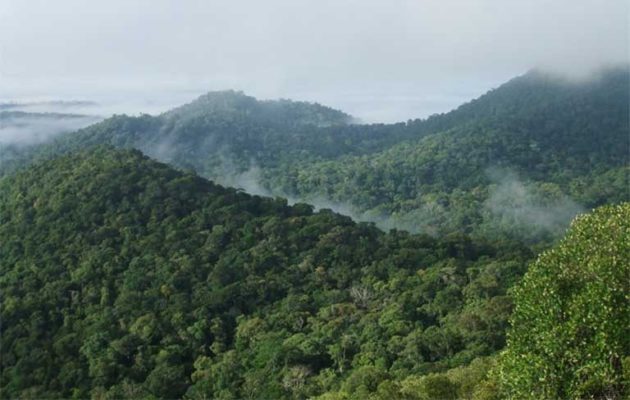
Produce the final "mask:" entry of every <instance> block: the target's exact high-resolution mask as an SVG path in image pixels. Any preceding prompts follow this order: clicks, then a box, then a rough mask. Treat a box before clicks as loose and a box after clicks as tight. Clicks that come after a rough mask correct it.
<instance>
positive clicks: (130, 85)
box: [0, 0, 628, 121]
mask: <svg viewBox="0 0 630 400" xmlns="http://www.w3.org/2000/svg"><path fill="white" fill-rule="evenodd" d="M0 53H1V54H0V78H1V79H0V93H2V95H3V96H7V97H18V96H25V95H31V96H34V95H42V94H44V95H50V94H52V95H57V96H58V97H73V96H74V97H77V96H79V97H80V96H81V95H85V94H90V95H96V94H99V95H101V96H103V97H108V96H109V97H112V100H113V103H121V102H122V101H123V100H125V99H127V100H128V99H130V98H134V99H142V102H145V101H151V100H153V101H159V102H162V103H169V101H168V99H169V97H171V96H176V95H177V94H178V93H182V92H186V91H188V92H194V94H200V93H202V92H205V91H208V90H218V89H229V88H233V89H239V90H244V91H245V92H246V93H248V94H252V95H254V96H257V97H260V98H278V97H284V98H296V99H303V100H311V101H320V102H325V103H327V104H330V105H331V106H334V107H337V108H341V109H343V110H345V111H347V112H349V113H351V114H353V115H356V116H357V117H359V118H361V119H362V120H365V121H374V120H375V117H372V116H373V115H374V116H376V118H378V119H380V120H383V121H394V120H406V119H408V118H414V117H421V116H426V115H428V114H431V113H434V112H438V111H448V110H449V109H450V108H453V107H455V106H457V105H458V104H460V103H461V102H463V101H466V100H469V99H470V98H473V97H476V96H478V95H480V94H482V93H483V92H485V91H486V90H487V89H489V88H491V87H493V86H496V85H498V84H499V83H501V82H503V81H505V80H507V79H509V78H511V77H513V76H514V75H517V74H520V73H523V72H525V71H527V70H529V69H530V68H533V67H541V66H542V67H545V68H547V69H553V70H558V71H563V72H564V73H570V74H578V75H579V74H584V73H586V72H587V71H590V70H592V69H593V68H595V67H597V66H599V65H601V64H606V63H616V62H627V60H628V3H627V1H626V0H607V1H601V0H580V1H577V2H576V1H574V0H557V1H549V0H529V1H505V0H469V1H464V0H439V1H438V0H427V1H416V0H393V1H387V2H385V1H380V0H378V1H377V0H361V1H359V0H341V1H324V2H322V1H315V0H302V1H289V0H270V1H265V2H251V1H245V0H229V1H228V0H213V1H196V0H182V1H177V2H175V1H170V0H137V1H126V0H107V1H98V0H97V1H91V2H85V1H80V0H58V1H54V2H50V1H43V0H41V1H35V0H5V1H3V2H2V5H1V6H0ZM116 94H118V97H116V98H113V97H115V95H116ZM438 96H446V97H443V98H441V99H440V101H439V102H438V103H436V100H435V99H436V98H438ZM89 97H90V98H92V96H89ZM192 97H194V95H192V93H191V94H189V96H188V98H192ZM409 98H412V99H415V100H413V101H411V102H409V101H407V100H402V101H398V100H397V99H409ZM357 99H358V100H357ZM97 100H98V99H97ZM135 103H139V101H135ZM170 103H175V104H176V103H177V102H170Z"/></svg>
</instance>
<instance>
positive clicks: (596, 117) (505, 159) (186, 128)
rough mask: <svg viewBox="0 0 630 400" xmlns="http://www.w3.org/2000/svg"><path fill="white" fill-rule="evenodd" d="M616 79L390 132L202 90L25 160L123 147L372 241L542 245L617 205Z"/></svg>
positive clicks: (520, 92)
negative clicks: (375, 235) (376, 229)
mask: <svg viewBox="0 0 630 400" xmlns="http://www.w3.org/2000/svg"><path fill="white" fill-rule="evenodd" d="M629 77H630V73H629V71H628V68H627V67H621V68H616V69H609V70H605V71H602V72H601V73H600V75H599V76H598V77H595V78H593V79H592V80H589V81H585V82H568V81H564V80H562V78H559V77H555V76H549V75H546V74H544V73H542V72H537V71H532V72H530V73H528V74H526V75H524V76H521V77H518V78H515V79H513V80H512V81H510V82H507V83H506V84H504V85H502V86H501V87H499V88H497V89H495V90H492V91H490V92H488V93H487V94H486V95H484V96H481V97H480V98H479V99H477V100H474V101H472V102H470V103H467V104H464V105H463V106H461V107H459V108H458V109H456V110H454V111H452V112H449V113H447V114H442V115H435V116H432V117H430V118H428V119H426V120H415V121H408V122H407V123H398V124H391V125H383V124H374V125H353V124H351V123H350V122H351V118H350V117H349V116H348V115H346V114H344V113H342V112H339V111H335V110H332V109H330V108H327V107H323V106H320V105H317V104H308V103H301V102H291V101H288V100H281V101H257V100H255V99H254V98H251V97H248V96H245V95H243V94H242V93H238V92H231V91H228V92H215V93H209V94H208V95H205V96H202V97H201V98H199V99H198V100H196V101H194V102H192V103H190V104H188V105H185V106H182V107H180V108H177V109H175V110H173V111H170V112H167V113H164V114H162V115H159V116H156V117H152V116H148V115H145V116H141V117H128V116H115V117H113V118H110V119H108V120H106V121H104V122H102V123H100V124H96V125H94V126H92V127H89V128H87V129H84V130H81V131H79V132H77V133H75V134H71V135H66V136H65V137H63V138H61V139H59V140H58V141H56V142H55V143H53V144H50V145H48V146H45V147H43V148H39V149H37V151H36V152H37V153H38V156H39V157H51V156H54V155H56V154H59V153H63V152H67V151H70V150H73V149H80V148H85V147H88V146H90V145H94V144H104V143H106V144H111V145H114V146H117V147H132V148H137V149H139V150H141V151H142V152H144V153H145V154H147V155H149V156H151V157H154V158H157V159H159V160H161V161H164V162H168V163H170V164H172V165H174V166H176V167H179V168H183V169H192V170H194V171H197V173H199V174H200V175H202V176H204V177H206V178H209V179H212V180H213V181H215V182H217V183H220V184H224V185H227V186H237V187H242V188H244V189H245V190H246V191H248V192H250V193H254V194H265V195H271V196H282V197H288V198H294V199H298V200H299V201H304V202H308V203H312V204H315V205H316V206H321V207H329V208H333V209H337V210H340V211H343V213H345V214H350V215H352V216H353V217H355V219H359V220H367V221H373V222H376V223H377V224H378V225H379V226H380V227H382V228H385V229H389V228H397V229H405V230H409V231H412V232H424V233H428V234H432V235H437V236H443V235H447V234H452V233H466V234H469V235H472V236H475V237H484V238H493V239H498V238H503V237H510V238H514V239H518V240H525V241H527V242H528V243H530V244H541V245H543V246H545V245H547V244H548V243H550V242H551V241H552V240H553V239H555V238H557V237H559V236H561V234H562V233H563V231H564V229H565V228H566V227H567V226H568V223H569V222H570V220H571V219H572V218H573V217H574V216H575V215H576V214H577V213H579V212H581V211H584V210H586V209H589V208H594V207H598V206H600V205H603V204H609V203H615V202H619V201H627V200H630V198H629V197H628V191H627V190H626V189H627V187H628V185H629V184H630V181H629V180H628V176H629V169H628V168H629V167H628V165H629V163H628V161H629V160H628V151H627V149H628V147H629V146H630V143H629V138H628V131H629V130H630V127H629V123H628V108H629V106H630V101H629V93H628V90H627V88H628V86H629V84H630V83H629V82H630V80H629ZM16 159H18V160H22V159H20V158H19V157H16ZM22 161H23V160H22ZM3 164H5V165H4V166H3V165H1V164H0V170H1V169H4V170H5V171H6V170H8V169H10V168H13V167H14V166H13V167H11V166H9V165H6V164H8V163H7V162H5V163H3ZM14 164H19V162H14Z"/></svg>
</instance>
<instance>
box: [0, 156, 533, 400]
mask: <svg viewBox="0 0 630 400" xmlns="http://www.w3.org/2000/svg"><path fill="white" fill-rule="evenodd" d="M0 243H2V246H0V265H2V268H1V269H0V290H1V291H2V294H3V301H2V304H1V305H0V318H1V320H2V325H1V327H0V333H1V336H0V340H1V347H2V360H1V363H2V364H1V367H2V369H1V379H0V382H1V385H2V387H1V388H0V390H1V391H2V393H3V396H7V397H11V398H18V397H19V398H69V397H74V398H86V397H98V398H141V397H151V396H154V397H157V398H179V397H182V396H186V397H187V398H201V397H204V396H205V397H206V398H207V397H210V398H225V399H227V398H249V397H262V398H301V397H305V396H317V395H322V394H324V393H326V392H329V391H336V390H338V389H339V388H342V389H344V390H347V391H349V392H352V393H356V394H357V395H365V396H367V395H368V394H369V393H376V391H377V390H381V389H383V388H385V387H389V386H391V385H394V384H397V382H401V381H403V380H404V379H406V378H409V377H413V376H421V375H424V374H426V373H429V372H439V371H444V370H447V369H449V368H453V367H458V366H460V365H463V364H467V363H469V362H470V361H471V360H474V359H476V358H478V357H482V356H487V355H490V354H493V353H495V352H496V351H497V350H499V349H501V348H502V347H503V346H504V343H505V329H506V325H507V318H508V316H509V313H510V310H511V301H510V297H509V295H507V294H506V293H507V289H508V288H509V287H511V286H512V285H513V284H514V283H515V282H516V281H517V280H518V279H519V277H520V276H521V274H522V273H523V272H524V269H525V268H524V267H525V263H526V262H527V260H528V259H530V258H531V253H530V252H529V251H528V250H526V249H524V248H522V247H520V246H519V245H516V244H514V243H511V242H505V241H504V242H500V243H499V242H497V243H488V242H481V241H471V240H469V239H467V238H465V237H450V238H444V239H442V240H436V239H433V238H431V237H428V236H424V235H410V234H408V233H404V232H397V231H392V232H391V233H388V234H386V233H383V232H381V231H380V230H378V229H377V228H375V227H374V226H373V225H370V224H357V223H354V222H352V220H350V219H349V218H348V217H344V216H341V215H338V214H335V213H333V212H331V211H329V210H322V211H320V212H313V209H312V207H311V206H308V205H305V204H296V205H295V206H288V205H287V204H286V201H285V200H282V199H270V198H262V197H257V196H250V195H248V194H245V193H243V192H241V191H238V190H235V189H227V188H223V187H221V186H218V185H216V184H214V183H212V182H209V181H207V180H204V179H202V178H200V177H198V176H196V175H194V174H190V173H184V172H179V171H176V170H174V169H173V168H171V167H169V166H167V165H165V164H161V163H158V162H155V161H152V160H150V159H148V158H147V157H145V156H143V155H142V154H141V153H139V152H137V151H122V150H115V149H111V148H97V149H92V150H89V151H83V152H79V153H73V154H70V155H67V156H64V157H60V158H56V159H53V160H50V161H46V162H44V163H39V164H35V165H33V166H30V167H29V168H26V169H24V170H22V171H21V172H19V173H17V174H14V175H12V176H8V177H5V178H2V179H1V180H0ZM479 360H482V359H479ZM479 362H481V365H484V364H483V362H482V361H479ZM388 385H389V386H388ZM379 388H381V389H379ZM365 396H364V397H363V398H365Z"/></svg>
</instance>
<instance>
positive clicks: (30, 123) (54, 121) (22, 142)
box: [0, 111, 102, 156]
mask: <svg viewBox="0 0 630 400" xmlns="http://www.w3.org/2000/svg"><path fill="white" fill-rule="evenodd" d="M101 119H102V118H101V117H98V116H89V115H66V114H50V113H43V114H38V113H14V112H6V111H0V156H2V152H1V151H2V146H5V145H15V146H28V145H33V144H39V143H43V142H45V141H47V140H49V139H51V138H54V137H55V136H58V135H60V134H62V133H65V132H72V131H75V130H77V129H80V128H83V127H86V126H88V125H91V124H93V123H95V122H98V121H100V120H101Z"/></svg>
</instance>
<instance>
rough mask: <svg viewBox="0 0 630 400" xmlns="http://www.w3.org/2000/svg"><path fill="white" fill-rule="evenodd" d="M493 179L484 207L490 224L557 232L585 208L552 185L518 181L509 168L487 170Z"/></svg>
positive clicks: (534, 232)
mask: <svg viewBox="0 0 630 400" xmlns="http://www.w3.org/2000/svg"><path fill="white" fill-rule="evenodd" d="M488 173H489V176H490V178H491V179H492V180H493V181H494V182H495V184H494V185H492V186H490V193H489V197H488V199H487V200H486V202H485V207H486V209H487V210H489V211H490V213H491V215H492V218H491V220H492V221H493V223H496V224H500V225H502V226H504V227H509V226H512V227H514V228H516V229H520V228H524V229H526V230H527V231H528V232H531V233H533V234H534V235H535V234H539V233H541V232H550V233H554V234H557V233H560V232H561V231H562V230H564V229H565V228H566V227H568V226H569V223H570V222H571V220H572V219H573V218H574V217H575V216H576V215H577V214H579V213H583V212H584V211H585V209H584V207H582V206H581V205H580V204H578V203H576V202H575V201H573V200H572V199H571V198H569V197H568V196H566V195H565V194H563V193H562V192H561V191H560V189H559V188H558V187H557V186H556V185H553V184H549V183H546V184H544V186H540V185H535V184H533V183H530V184H526V183H524V182H522V181H521V180H520V179H519V178H518V176H517V175H516V173H514V172H513V171H510V170H499V169H493V170H490V171H489V172H488Z"/></svg>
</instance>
